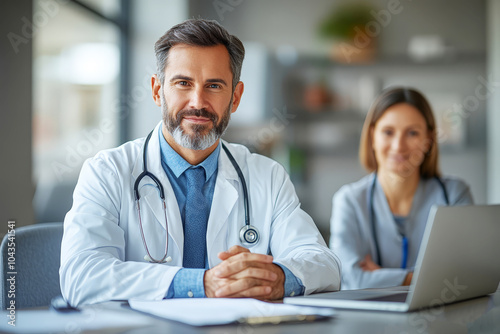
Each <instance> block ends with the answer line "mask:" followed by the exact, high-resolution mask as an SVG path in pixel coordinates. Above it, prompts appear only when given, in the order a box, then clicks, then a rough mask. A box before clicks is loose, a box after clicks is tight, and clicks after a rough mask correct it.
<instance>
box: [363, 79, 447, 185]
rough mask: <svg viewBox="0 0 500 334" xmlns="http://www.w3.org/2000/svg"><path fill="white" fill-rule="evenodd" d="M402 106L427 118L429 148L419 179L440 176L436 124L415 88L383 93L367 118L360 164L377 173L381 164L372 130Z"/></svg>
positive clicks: (396, 89) (425, 102)
mask: <svg viewBox="0 0 500 334" xmlns="http://www.w3.org/2000/svg"><path fill="white" fill-rule="evenodd" d="M399 103H406V104H409V105H411V106H413V107H415V108H416V109H417V110H418V111H419V112H420V113H421V114H422V116H423V117H424V119H425V122H426V124H427V130H428V131H429V133H430V140H431V143H430V145H429V147H430V148H429V150H428V151H427V152H426V154H425V157H424V161H423V162H422V164H421V165H420V175H421V176H422V177H425V178H429V177H436V176H440V171H439V164H438V160H439V150H438V145H437V134H436V132H437V131H436V121H435V119H434V115H433V113H432V109H431V106H430V105H429V102H428V101H427V99H426V98H425V97H424V96H423V95H422V93H420V92H419V91H417V90H415V89H412V88H405V87H398V88H390V89H387V90H384V91H383V92H382V93H381V94H380V95H379V96H378V97H377V98H376V99H375V101H374V102H373V104H372V106H371V108H370V111H369V112H368V114H367V115H366V119H365V123H364V125H363V130H362V132H361V142H360V145H359V160H360V162H361V164H362V165H363V166H364V167H365V168H366V169H367V170H368V171H369V172H374V171H376V170H377V168H378V164H377V160H376V158H375V152H374V151H373V143H372V140H373V136H372V132H373V128H374V127H375V124H376V123H377V121H378V120H379V119H380V118H381V117H382V115H383V114H384V113H385V111H386V110H387V109H389V108H390V107H392V106H393V105H396V104H399Z"/></svg>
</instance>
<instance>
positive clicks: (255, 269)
mask: <svg viewBox="0 0 500 334" xmlns="http://www.w3.org/2000/svg"><path fill="white" fill-rule="evenodd" d="M218 257H219V259H221V260H222V262H221V263H219V264H218V265H217V266H215V267H213V268H212V269H209V270H207V271H206V272H205V276H204V277H203V283H204V285H205V294H206V296H207V297H224V298H243V297H251V298H256V299H261V300H273V299H280V298H283V295H284V292H285V288H284V283H285V274H284V272H283V270H282V269H281V267H280V266H278V265H276V264H274V263H273V257H272V256H271V255H265V254H256V253H250V251H249V250H248V249H247V248H244V247H241V246H233V247H231V248H230V249H229V250H227V251H225V252H221V253H219V254H218Z"/></svg>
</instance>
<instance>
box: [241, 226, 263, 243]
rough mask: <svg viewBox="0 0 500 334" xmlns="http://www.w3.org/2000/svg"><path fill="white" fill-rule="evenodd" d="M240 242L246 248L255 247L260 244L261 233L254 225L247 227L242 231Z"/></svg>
mask: <svg viewBox="0 0 500 334" xmlns="http://www.w3.org/2000/svg"><path fill="white" fill-rule="evenodd" d="M240 241H241V243H242V244H243V245H245V246H253V245H255V244H256V243H257V242H259V231H257V228H256V227H254V226H252V225H245V226H243V227H242V228H241V229H240Z"/></svg>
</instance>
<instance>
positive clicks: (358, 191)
mask: <svg viewBox="0 0 500 334" xmlns="http://www.w3.org/2000/svg"><path fill="white" fill-rule="evenodd" d="M438 157H439V154H438V145H437V139H436V122H435V119H434V116H433V114H432V110H431V107H430V105H429V103H428V102H427V100H426V99H425V97H424V96H423V95H422V94H421V93H420V92H418V91H416V90H414V89H410V88H394V89H389V90H386V91H384V92H382V93H381V94H380V95H379V97H378V98H377V99H376V100H375V102H374V103H373V105H372V107H371V109H370V111H369V112H368V115H367V117H366V120H365V123H364V125H363V131H362V134H361V143H360V149H359V158H360V161H361V163H362V165H363V166H364V167H365V168H366V169H367V170H368V171H369V172H371V174H369V175H367V176H365V177H363V178H362V179H361V180H359V181H357V182H354V183H351V184H348V185H345V186H343V187H342V188H341V189H340V190H339V191H338V192H337V193H336V194H335V195H334V196H333V208H332V217H331V238H330V248H332V249H333V250H334V251H335V253H336V254H338V256H339V257H340V260H341V262H342V289H362V288H381V287H388V286H397V285H409V284H410V282H411V279H412V276H413V267H414V266H415V261H416V258H417V254H418V250H419V248H420V243H421V241H422V236H423V232H424V229H425V225H426V222H427V218H428V215H429V211H430V209H431V207H432V206H433V205H463V204H471V203H472V196H471V193H470V191H469V187H468V186H467V185H466V184H465V183H464V182H462V181H461V180H458V179H456V178H451V177H442V176H441V173H440V172H439V166H438Z"/></svg>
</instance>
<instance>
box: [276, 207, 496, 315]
mask: <svg viewBox="0 0 500 334" xmlns="http://www.w3.org/2000/svg"><path fill="white" fill-rule="evenodd" d="M499 239H500V205H483V206H481V205H477V206H454V207H450V206H447V207H433V208H432V210H431V212H430V213H429V218H428V222H427V226H426V228H425V232H424V236H423V239H422V245H421V247H420V251H419V254H418V258H417V262H416V266H415V268H416V269H415V272H414V274H413V280H412V282H411V285H410V286H409V287H393V288H386V289H363V290H344V291H339V292H328V293H320V294H314V295H309V296H299V297H287V298H285V299H284V303H287V304H295V305H308V306H325V307H337V308H347V309H364V310H379V311H395V312H408V311H413V310H417V309H421V308H427V307H439V306H442V305H444V304H449V303H454V302H458V301H461V300H466V299H471V298H476V297H480V296H484V295H487V294H489V293H493V292H495V291H496V290H497V288H498V285H499V282H500V242H499Z"/></svg>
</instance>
